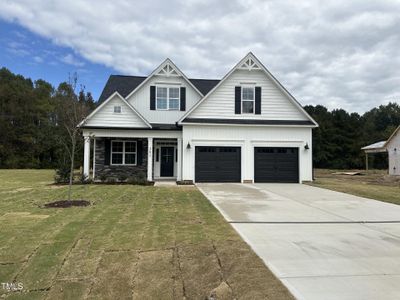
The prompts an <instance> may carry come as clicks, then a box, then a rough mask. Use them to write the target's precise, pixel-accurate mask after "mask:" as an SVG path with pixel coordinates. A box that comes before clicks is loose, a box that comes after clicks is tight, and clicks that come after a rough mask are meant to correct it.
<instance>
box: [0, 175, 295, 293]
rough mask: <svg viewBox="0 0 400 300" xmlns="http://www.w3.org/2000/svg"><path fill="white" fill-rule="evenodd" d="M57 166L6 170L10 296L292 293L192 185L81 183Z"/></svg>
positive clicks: (3, 247) (1, 186)
mask: <svg viewBox="0 0 400 300" xmlns="http://www.w3.org/2000/svg"><path fill="white" fill-rule="evenodd" d="M52 176H53V172H52V171H47V170H0V224H1V227H0V242H1V244H0V282H10V281H12V280H15V281H16V282H22V283H23V285H24V289H23V291H22V292H8V291H5V290H0V297H1V295H3V296H5V297H7V298H10V299H113V298H114V299H132V298H133V299H183V298H186V299H205V298H206V297H207V296H209V295H210V293H211V291H213V290H216V293H217V295H224V297H225V299H233V298H237V299H292V296H291V295H290V293H289V292H288V291H287V289H286V288H285V287H284V286H283V285H282V283H281V282H280V281H279V280H278V279H277V278H276V277H275V276H274V275H273V274H272V273H271V272H270V271H269V270H268V269H267V267H266V266H265V265H264V263H263V262H262V261H261V259H260V258H258V257H257V256H256V255H255V254H254V252H253V251H252V250H251V249H250V247H249V246H248V245H247V244H246V243H245V242H244V241H243V240H242V239H241V238H240V237H239V236H238V234H237V233H236V232H235V231H234V230H233V228H232V227H231V226H230V225H229V224H228V223H226V222H225V220H224V219H223V217H222V216H221V215H220V214H219V213H218V211H217V210H216V209H215V208H214V207H213V206H212V205H211V203H210V202H209V201H208V200H207V199H206V198H205V197H204V196H203V195H202V194H201V193H200V192H199V191H198V190H197V189H196V188H194V187H187V186H182V187H171V188H166V187H152V186H131V185H111V186H107V185H79V186H74V187H73V188H74V192H73V196H74V198H75V199H85V200H89V201H91V202H92V203H93V205H91V206H88V207H71V208H66V209H62V208H47V209H44V208H41V206H43V204H44V203H46V202H51V201H55V200H62V199H65V197H66V195H67V187H65V186H61V187H58V186H52V185H49V184H50V183H51V180H52Z"/></svg>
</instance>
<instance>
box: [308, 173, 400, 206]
mask: <svg viewBox="0 0 400 300" xmlns="http://www.w3.org/2000/svg"><path fill="white" fill-rule="evenodd" d="M341 171H343V170H328V169H316V170H315V181H314V182H311V183H308V184H310V185H314V186H317V187H321V188H326V189H330V190H334V191H338V192H344V193H349V194H353V195H356V196H361V197H366V198H371V199H375V200H380V201H385V202H390V203H394V204H400V177H399V176H389V175H387V172H386V171H384V170H370V171H369V172H368V173H367V172H365V171H364V170H361V173H362V175H357V176H348V175H335V174H333V173H335V172H341ZM349 171H354V170H349Z"/></svg>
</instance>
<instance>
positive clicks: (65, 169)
mask: <svg viewBox="0 0 400 300" xmlns="http://www.w3.org/2000/svg"><path fill="white" fill-rule="evenodd" d="M69 174H70V165H69V164H68V163H67V162H66V161H61V162H59V164H58V168H57V169H56V175H55V176H54V182H55V183H68V182H69Z"/></svg>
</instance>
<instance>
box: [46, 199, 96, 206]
mask: <svg viewBox="0 0 400 300" xmlns="http://www.w3.org/2000/svg"><path fill="white" fill-rule="evenodd" d="M88 205H90V202H89V201H86V200H71V201H68V200H58V201H54V202H49V203H46V204H45V205H43V207H45V208H67V207H72V206H88Z"/></svg>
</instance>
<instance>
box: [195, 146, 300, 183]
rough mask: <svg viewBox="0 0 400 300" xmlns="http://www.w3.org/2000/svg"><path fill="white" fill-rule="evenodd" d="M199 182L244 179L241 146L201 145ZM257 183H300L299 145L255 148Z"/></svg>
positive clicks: (197, 153)
mask: <svg viewBox="0 0 400 300" xmlns="http://www.w3.org/2000/svg"><path fill="white" fill-rule="evenodd" d="M195 181H196V182H241V148H240V147H211V146H210V147H209V146H197V147H196V149H195ZM254 182H299V155H298V148H281V147H280V148H278V147H255V148H254Z"/></svg>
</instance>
